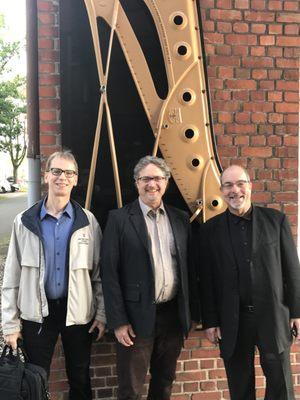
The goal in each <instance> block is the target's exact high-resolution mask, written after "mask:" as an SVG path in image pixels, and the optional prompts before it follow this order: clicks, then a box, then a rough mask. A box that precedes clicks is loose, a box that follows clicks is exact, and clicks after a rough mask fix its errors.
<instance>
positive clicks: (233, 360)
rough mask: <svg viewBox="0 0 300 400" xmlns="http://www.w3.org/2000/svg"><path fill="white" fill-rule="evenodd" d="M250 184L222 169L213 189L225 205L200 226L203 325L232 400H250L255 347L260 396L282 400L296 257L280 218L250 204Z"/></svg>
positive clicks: (295, 326) (295, 313)
mask: <svg viewBox="0 0 300 400" xmlns="http://www.w3.org/2000/svg"><path fill="white" fill-rule="evenodd" d="M251 187H252V184H251V182H250V179H249V175H248V173H247V171H246V170H245V169H243V168H242V167H240V166H237V165H232V166H231V167H229V168H227V169H225V170H224V171H223V173H222V175H221V192H222V195H223V198H224V200H225V202H226V203H227V205H228V209H227V210H226V211H225V212H224V213H222V214H220V215H218V216H216V217H214V218H212V219H211V220H209V221H208V222H207V223H205V224H204V225H203V228H202V233H201V237H200V240H201V248H202V251H201V255H202V256H203V257H204V260H203V258H202V260H201V264H200V265H201V267H202V268H201V270H202V274H201V275H202V283H201V292H202V317H203V327H204V329H205V333H206V336H207V338H208V339H209V340H210V341H211V342H213V343H217V342H218V341H219V344H220V350H221V356H222V357H223V359H224V364H225V369H226V374H227V379H228V385H229V391H230V395H231V399H232V400H254V399H255V374H254V354H255V346H257V348H258V350H259V353H260V363H261V367H262V369H263V372H264V375H265V377H266V394H265V399H268V400H290V399H294V392H293V385H292V377H291V370H290V360H289V356H290V345H291V342H292V333H291V332H292V331H293V332H294V333H295V336H296V338H297V339H299V335H300V319H299V318H300V269H299V262H298V257H297V252H296V248H295V245H294V241H293V238H292V235H291V231H290V228H289V224H288V221H287V218H286V216H285V215H284V214H283V213H281V212H279V211H277V210H274V209H271V208H263V207H257V206H254V205H252V204H251ZM200 282H201V281H200Z"/></svg>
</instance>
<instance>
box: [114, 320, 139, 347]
mask: <svg viewBox="0 0 300 400" xmlns="http://www.w3.org/2000/svg"><path fill="white" fill-rule="evenodd" d="M115 336H116V338H117V340H118V342H119V343H121V344H122V345H123V346H126V347H129V346H132V345H133V341H132V338H135V333H134V332H133V329H132V326H131V325H122V326H119V328H116V329H115Z"/></svg>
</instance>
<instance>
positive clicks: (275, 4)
mask: <svg viewBox="0 0 300 400" xmlns="http://www.w3.org/2000/svg"><path fill="white" fill-rule="evenodd" d="M268 8H269V10H274V11H275V10H276V11H280V10H282V1H278V0H270V1H269V4H268Z"/></svg>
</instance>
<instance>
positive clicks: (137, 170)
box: [133, 156, 171, 181]
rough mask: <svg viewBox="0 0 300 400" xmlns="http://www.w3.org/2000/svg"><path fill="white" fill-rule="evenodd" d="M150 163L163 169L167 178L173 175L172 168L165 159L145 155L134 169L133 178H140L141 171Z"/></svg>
mask: <svg viewBox="0 0 300 400" xmlns="http://www.w3.org/2000/svg"><path fill="white" fill-rule="evenodd" d="M149 164H153V165H155V166H156V167H158V168H159V169H161V170H162V172H163V174H164V176H165V178H166V179H169V178H170V176H171V170H170V168H169V167H168V165H167V163H166V162H165V160H163V159H162V158H159V157H155V156H145V157H142V158H141V159H140V160H139V162H138V163H137V164H136V166H135V167H134V170H133V178H134V180H135V181H136V180H137V179H138V178H139V175H140V172H141V170H142V169H144V168H146V167H147V166H148V165H149Z"/></svg>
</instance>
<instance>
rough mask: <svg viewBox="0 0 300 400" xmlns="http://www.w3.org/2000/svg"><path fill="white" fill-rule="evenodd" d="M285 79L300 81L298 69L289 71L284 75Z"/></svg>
mask: <svg viewBox="0 0 300 400" xmlns="http://www.w3.org/2000/svg"><path fill="white" fill-rule="evenodd" d="M283 76H284V79H286V80H289V81H297V82H298V81H299V71H298V70H297V69H294V70H293V69H288V70H285V71H284V73H283Z"/></svg>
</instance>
